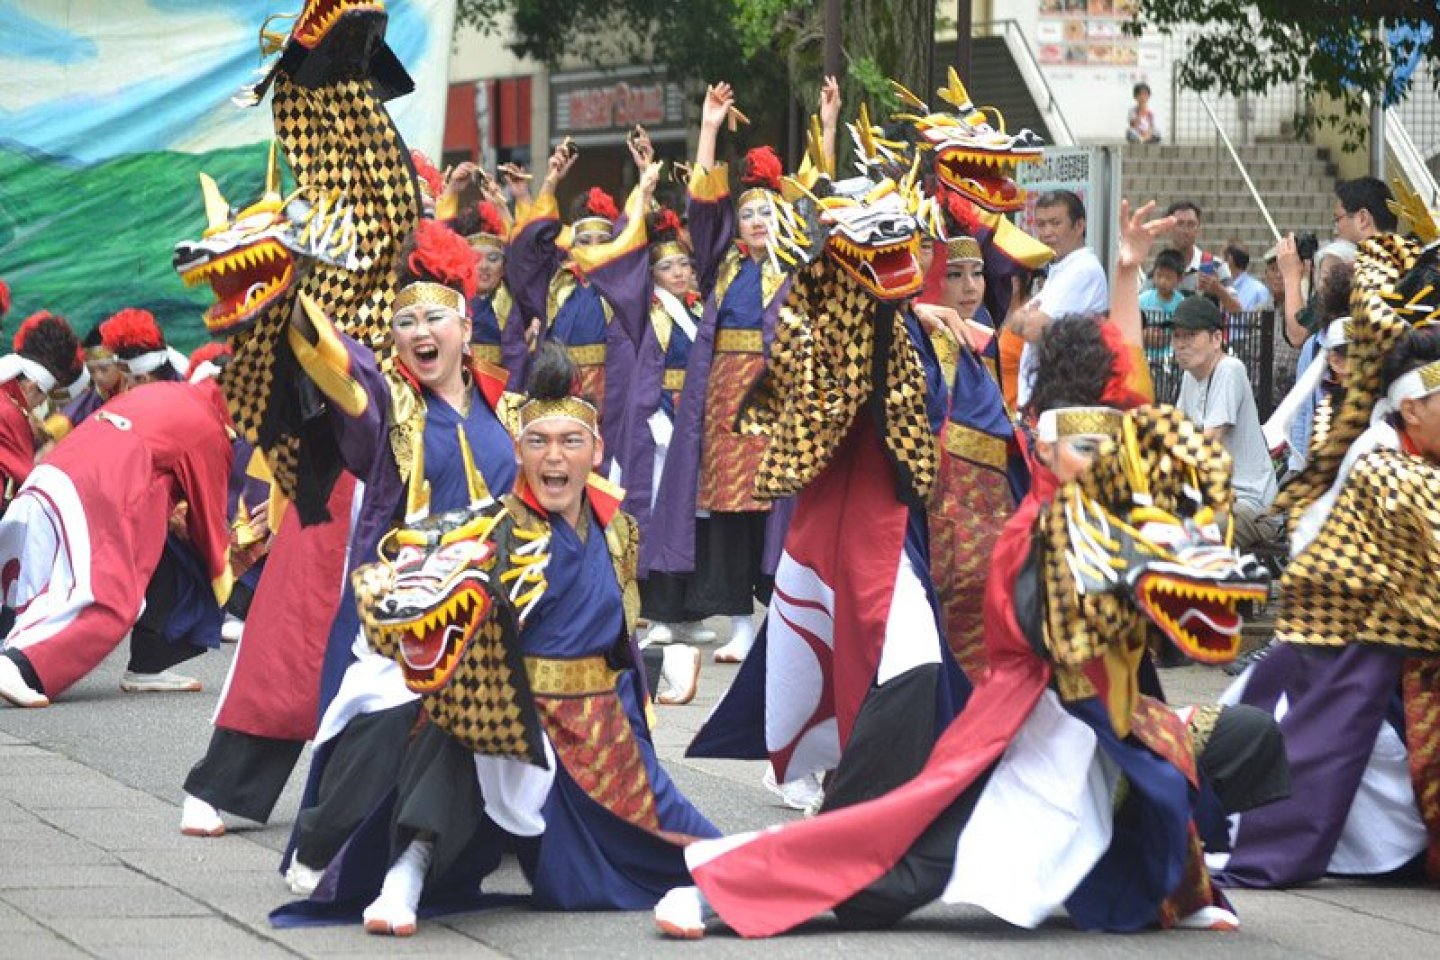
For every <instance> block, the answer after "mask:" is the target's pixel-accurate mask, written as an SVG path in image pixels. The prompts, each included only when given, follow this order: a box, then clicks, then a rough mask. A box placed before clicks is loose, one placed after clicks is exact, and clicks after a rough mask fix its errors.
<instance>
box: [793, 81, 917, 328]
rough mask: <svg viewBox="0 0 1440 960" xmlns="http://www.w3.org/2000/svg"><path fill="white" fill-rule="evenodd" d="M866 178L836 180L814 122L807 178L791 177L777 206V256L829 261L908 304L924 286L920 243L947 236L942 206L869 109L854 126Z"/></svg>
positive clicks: (797, 262)
mask: <svg viewBox="0 0 1440 960" xmlns="http://www.w3.org/2000/svg"><path fill="white" fill-rule="evenodd" d="M849 129H850V134H851V137H852V138H853V139H854V141H855V147H856V151H857V154H858V159H857V161H856V166H857V167H858V168H859V175H858V176H854V177H847V178H845V179H836V177H835V175H834V170H833V169H831V162H830V160H829V158H827V157H825V156H823V152H822V151H821V150H820V147H819V143H820V139H819V130H818V128H815V127H814V125H813V124H812V129H811V131H810V137H809V141H810V143H809V147H808V149H807V151H806V159H805V162H804V163H803V164H802V165H801V169H800V172H799V173H798V174H797V175H796V176H794V177H786V178H785V179H784V180H783V181H782V185H781V198H780V200H779V202H777V203H776V204H775V205H774V206H775V218H776V223H775V224H774V228H773V229H772V230H771V231H770V235H771V237H772V240H771V250H772V251H773V252H774V253H775V255H776V256H777V257H778V258H779V259H780V260H783V261H785V263H786V264H788V265H789V266H790V267H792V268H793V267H799V266H801V265H802V264H810V263H813V262H815V261H816V260H818V259H820V257H822V256H825V257H828V258H830V259H831V260H832V261H833V262H834V263H835V264H836V265H838V266H839V267H840V269H841V270H842V271H844V272H845V273H846V274H848V275H849V276H850V277H851V278H852V279H853V280H854V281H855V282H857V283H858V284H860V286H861V287H863V288H864V289H865V290H866V291H867V292H868V293H869V294H871V295H872V296H874V297H876V298H878V299H880V300H888V301H894V300H903V299H905V298H907V297H912V296H914V295H915V294H916V293H918V292H919V291H920V288H921V287H922V286H924V283H925V277H924V275H923V273H922V272H921V270H920V243H921V240H922V237H923V236H925V235H927V234H928V235H930V236H933V237H936V238H943V227H942V222H943V221H942V217H941V213H940V210H939V207H938V206H937V205H936V204H935V201H934V200H933V199H932V198H930V197H927V196H926V195H925V193H924V191H923V190H922V189H921V188H920V186H919V183H918V181H919V158H918V156H913V157H912V158H911V159H910V162H908V163H907V162H906V158H905V156H904V154H903V152H902V151H904V149H905V146H906V145H905V144H901V143H895V142H892V141H888V140H884V139H883V138H881V137H880V136H879V131H878V130H876V129H875V128H874V127H873V126H871V124H870V116H869V112H868V110H867V109H866V108H865V107H864V106H863V105H862V106H861V108H860V116H859V118H858V119H857V120H856V122H855V123H853V124H851V125H850V128H849Z"/></svg>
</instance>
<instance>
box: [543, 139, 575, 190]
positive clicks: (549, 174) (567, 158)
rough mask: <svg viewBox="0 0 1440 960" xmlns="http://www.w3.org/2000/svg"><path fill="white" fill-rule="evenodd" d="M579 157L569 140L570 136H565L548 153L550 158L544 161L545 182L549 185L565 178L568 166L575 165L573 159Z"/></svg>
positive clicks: (568, 169) (568, 170)
mask: <svg viewBox="0 0 1440 960" xmlns="http://www.w3.org/2000/svg"><path fill="white" fill-rule="evenodd" d="M579 159H580V151H579V150H576V149H575V145H574V144H572V143H571V142H570V138H569V137H566V138H565V140H564V141H563V142H562V143H560V144H559V145H558V146H556V147H555V150H554V151H553V152H552V153H551V154H550V159H549V160H548V161H546V164H545V184H546V185H547V186H550V187H554V186H556V185H557V184H559V182H560V181H561V180H564V179H565V175H566V174H568V173H569V172H570V168H571V167H573V166H575V161H576V160H579Z"/></svg>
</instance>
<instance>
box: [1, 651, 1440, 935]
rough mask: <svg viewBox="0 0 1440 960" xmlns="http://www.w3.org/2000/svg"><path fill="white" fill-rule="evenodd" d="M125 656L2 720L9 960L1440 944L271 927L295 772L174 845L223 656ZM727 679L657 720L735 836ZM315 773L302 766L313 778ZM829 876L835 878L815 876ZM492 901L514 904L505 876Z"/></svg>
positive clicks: (580, 927)
mask: <svg viewBox="0 0 1440 960" xmlns="http://www.w3.org/2000/svg"><path fill="white" fill-rule="evenodd" d="M121 656H123V651H122V652H121V654H118V655H117V656H116V657H112V658H111V659H110V660H109V661H107V662H106V664H105V665H104V666H103V667H102V668H101V669H100V670H98V671H97V672H96V673H95V674H94V675H93V676H92V677H90V678H87V679H86V680H85V681H84V682H82V683H81V684H80V685H78V686H77V687H76V689H75V690H73V691H72V692H71V693H70V695H68V696H67V697H66V698H64V699H62V700H61V701H60V703H59V704H57V705H56V706H54V707H51V708H49V709H48V710H40V711H21V710H16V709H12V708H8V707H5V706H3V705H0V958H8V957H25V958H37V960H42V958H52V957H53V958H68V957H104V958H132V957H134V958H148V957H161V956H180V957H186V958H194V960H203V958H209V957H217V958H219V957H224V958H226V960H236V958H250V957H319V958H343V957H350V956H356V957H359V956H366V957H377V956H402V955H411V954H423V955H426V956H437V957H461V956H464V957H467V958H476V957H481V958H483V957H487V956H514V957H540V956H543V957H591V956H606V957H651V956H654V955H657V954H665V955H667V956H668V955H675V956H680V955H682V954H684V955H688V956H690V957H696V958H698V957H700V956H722V955H723V956H761V955H763V956H765V957H767V958H769V957H792V956H793V957H813V956H815V955H817V954H823V955H825V956H835V957H849V956H854V957H862V956H863V957H873V956H876V955H883V954H889V955H901V954H908V955H913V956H940V955H952V954H954V953H956V952H957V951H960V952H964V953H967V954H973V955H978V956H987V957H988V956H1012V955H1014V956H1036V957H1039V956H1044V957H1054V956H1075V957H1082V956H1083V957H1094V956H1099V957H1152V956H1154V955H1156V954H1157V953H1158V954H1161V955H1164V956H1167V957H1169V956H1174V957H1190V956H1194V957H1201V956H1206V957H1209V956H1213V955H1215V954H1217V953H1219V952H1221V951H1224V952H1226V953H1228V954H1232V955H1238V956H1244V957H1336V958H1346V960H1349V958H1352V957H1356V956H1367V955H1374V954H1377V953H1380V952H1381V951H1384V952H1385V953H1387V954H1394V955H1407V954H1408V955H1413V956H1425V955H1430V954H1431V951H1434V950H1436V949H1437V947H1440V911H1437V910H1436V906H1437V905H1440V895H1437V893H1436V892H1435V891H1434V890H1431V889H1414V888H1402V887H1391V886H1383V885H1375V884H1365V883H1342V882H1334V881H1332V882H1327V883H1324V884H1318V885H1315V886H1313V887H1310V888H1306V889H1304V890H1299V891H1287V892H1251V891H1239V892H1237V893H1236V894H1235V896H1234V899H1235V901H1236V903H1237V907H1238V909H1239V912H1240V915H1241V918H1242V921H1243V929H1242V930H1241V931H1240V932H1239V933H1236V934H1223V935H1222V934H1199V933H1168V934H1162V933H1147V934H1139V935H1133V936H1104V935H1096V934H1084V933H1079V932H1077V931H1075V930H1073V929H1071V928H1070V927H1069V925H1068V924H1067V923H1066V922H1065V921H1064V919H1063V918H1055V919H1053V920H1052V921H1050V922H1049V923H1047V924H1046V925H1044V926H1043V927H1042V928H1041V929H1039V930H1037V931H1023V930H1016V929H1013V928H1010V927H1008V926H1006V925H1005V924H1003V923H1001V922H999V921H997V920H994V919H993V918H990V917H988V916H986V915H985V914H983V913H982V912H980V911H977V910H974V909H968V908H958V907H944V906H939V907H931V908H928V909H926V910H923V911H921V912H919V913H918V914H916V915H914V916H913V917H911V918H909V919H907V920H906V921H905V922H904V923H903V924H902V925H901V926H900V927H899V928H898V929H896V930H894V931H890V932H886V933H867V934H842V933H840V932H839V931H838V929H837V928H836V926H835V924H834V923H833V921H831V920H829V919H825V920H821V921H817V922H816V923H813V924H810V925H808V926H807V927H805V928H803V929H802V930H800V931H797V932H795V933H793V934H791V935H790V936H787V937H782V938H778V939H774V940H769V941H753V942H752V941H742V940H740V939H738V938H736V937H734V936H732V935H729V934H727V933H717V934H712V935H711V936H710V937H708V938H707V939H706V940H705V941H703V942H702V943H699V944H690V943H670V942H666V941H664V940H661V939H659V938H658V936H657V935H656V934H655V933H654V931H653V928H652V926H651V924H650V920H649V917H648V915H645V914H581V915H558V914H544V913H537V912H533V911H529V910H525V909H521V908H506V909H502V910H496V911H492V912H488V913H481V914H471V915H466V916H459V917H453V918H449V919H447V920H443V921H432V922H429V923H426V924H425V925H424V926H423V927H422V929H421V931H420V933H419V935H418V936H416V937H414V938H412V939H409V940H391V939H388V938H376V937H367V936H366V935H365V934H364V933H363V932H361V931H360V930H359V929H357V928H353V927H352V928H334V927H332V928H321V929H307V930H274V929H272V928H271V927H270V926H269V924H268V922H267V920H266V915H267V914H268V912H269V911H270V910H271V909H273V908H274V907H275V906H277V905H279V904H280V903H283V902H284V901H285V899H286V898H287V894H286V892H285V889H284V887H283V885H282V884H281V882H280V878H279V876H278V874H277V873H276V864H277V863H278V856H279V851H280V850H281V849H282V848H283V846H284V843H285V839H286V836H287V835H288V832H289V828H290V823H291V819H292V817H293V815H294V810H295V805H296V802H297V799H298V792H299V780H300V776H298V775H297V776H296V777H294V778H292V779H293V781H294V782H292V783H291V785H290V788H289V789H288V790H287V792H286V795H285V796H284V797H283V798H282V799H281V801H280V805H279V807H278V808H277V811H276V816H275V819H274V821H273V822H272V823H271V824H269V825H267V826H263V827H261V826H257V825H249V826H248V827H247V826H245V825H244V824H236V825H234V826H233V827H232V830H231V832H230V834H229V835H228V836H226V837H224V838H221V839H218V840H196V839H191V838H186V837H182V836H181V835H180V833H179V806H178V805H179V802H180V799H181V790H180V784H181V783H182V782H183V780H184V776H185V773H186V771H187V770H188V769H189V767H190V765H191V764H193V763H194V762H195V760H197V759H198V758H199V757H200V756H201V754H202V753H203V752H204V749H205V744H206V742H207V739H208V737H209V730H210V728H209V716H210V712H211V711H212V710H213V708H214V700H215V694H214V691H217V690H218V689H219V687H220V683H221V681H222V680H223V678H224V670H225V667H226V665H227V663H228V660H229V656H230V648H226V649H225V650H224V651H222V652H221V653H218V654H211V655H208V656H207V657H205V658H202V660H201V661H199V662H197V663H196V664H195V670H194V671H193V672H195V673H196V674H198V675H200V676H201V677H202V678H203V679H204V680H205V681H206V688H207V692H205V693H203V694H180V695H126V694H121V693H120V692H119V690H118V689H117V686H118V680H119V674H120V671H121V669H122V667H123V662H122V660H121ZM733 674H734V668H731V667H717V666H715V665H713V664H709V663H707V664H706V670H705V675H704V677H703V679H702V690H701V695H700V697H699V698H697V702H696V704H693V705H691V706H687V707H675V708H664V709H662V710H661V714H660V717H661V723H660V726H659V728H658V730H657V731H656V743H657V747H658V749H659V751H660V753H661V756H662V758H663V759H664V760H665V762H666V763H667V765H668V767H669V769H670V770H671V772H672V774H673V775H674V778H675V780H676V781H677V783H678V784H679V786H680V787H681V789H683V790H684V791H685V792H686V793H687V794H688V795H689V796H690V797H691V798H692V799H693V800H694V801H695V803H696V804H697V805H698V806H699V807H700V808H701V809H702V810H704V811H706V813H707V814H709V815H710V816H711V818H712V819H713V820H714V821H715V822H716V823H717V824H718V825H719V826H720V827H721V828H722V829H724V830H727V831H735V830H748V829H755V828H757V827H762V826H764V825H766V824H770V823H775V822H779V821H783V820H786V819H790V818H792V817H794V816H795V814H794V813H792V812H790V811H787V810H784V809H782V808H780V807H778V806H777V805H776V804H775V802H774V800H773V798H772V797H771V796H770V795H769V794H768V793H766V792H765V791H764V790H763V789H762V788H761V787H760V785H759V779H760V775H761V773H762V770H763V768H762V766H761V765H760V764H759V763H753V762H735V761H704V760H686V759H684V758H683V756H682V753H683V748H684V745H685V744H686V743H687V742H688V740H689V738H690V736H691V735H692V734H693V732H694V730H695V729H696V728H697V727H698V725H699V724H700V722H701V721H702V720H703V719H704V717H705V715H706V713H707V712H708V708H709V705H710V704H712V703H713V702H714V700H715V698H716V697H717V696H718V695H719V693H720V692H721V691H722V690H723V689H724V686H725V684H727V683H728V682H729V679H730V677H731V676H733ZM1164 678H1165V681H1166V683H1167V686H1168V687H1169V689H1170V692H1171V696H1172V698H1173V699H1174V700H1175V701H1176V702H1198V701H1204V700H1209V699H1211V698H1213V696H1214V695H1215V693H1216V692H1218V690H1219V689H1220V688H1221V687H1222V686H1223V684H1224V678H1223V677H1222V676H1220V675H1219V674H1218V672H1216V671H1212V670H1207V669H1202V668H1198V667H1189V668H1183V669H1179V670H1170V671H1165V672H1164ZM303 768H304V761H302V772H303ZM816 869H824V865H823V864H817V865H816ZM492 889H496V890H499V891H502V892H521V891H523V890H524V884H523V881H522V880H521V878H520V876H519V872H518V870H516V869H515V868H514V866H513V865H510V864H507V866H506V867H505V868H503V869H502V870H501V872H500V873H499V874H498V875H497V876H496V878H495V883H494V885H493V887H492Z"/></svg>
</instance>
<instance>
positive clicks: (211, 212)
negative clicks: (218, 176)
mask: <svg viewBox="0 0 1440 960" xmlns="http://www.w3.org/2000/svg"><path fill="white" fill-rule="evenodd" d="M200 193H201V194H203V195H204V197H205V220H206V225H207V228H208V229H207V231H206V232H207V233H217V232H219V231H221V230H224V229H225V228H226V227H227V226H229V225H230V204H229V203H228V202H227V201H226V200H225V196H224V194H222V193H221V192H220V187H219V185H218V184H216V183H215V179H214V178H213V177H211V176H210V174H208V173H203V172H202V173H201V174H200Z"/></svg>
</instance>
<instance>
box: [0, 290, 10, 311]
mask: <svg viewBox="0 0 1440 960" xmlns="http://www.w3.org/2000/svg"><path fill="white" fill-rule="evenodd" d="M9 312H10V285H9V284H8V283H6V282H5V281H4V280H0V320H3V319H5V314H7V313H9Z"/></svg>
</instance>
